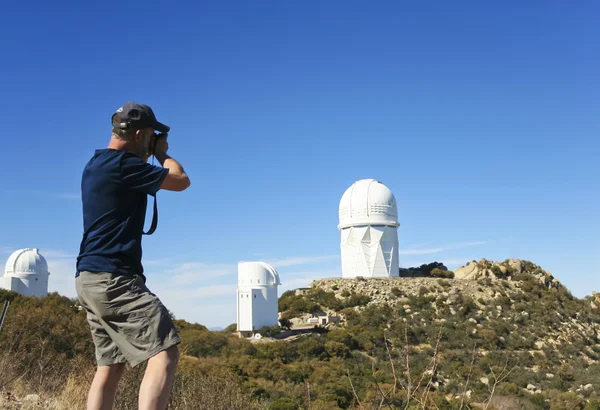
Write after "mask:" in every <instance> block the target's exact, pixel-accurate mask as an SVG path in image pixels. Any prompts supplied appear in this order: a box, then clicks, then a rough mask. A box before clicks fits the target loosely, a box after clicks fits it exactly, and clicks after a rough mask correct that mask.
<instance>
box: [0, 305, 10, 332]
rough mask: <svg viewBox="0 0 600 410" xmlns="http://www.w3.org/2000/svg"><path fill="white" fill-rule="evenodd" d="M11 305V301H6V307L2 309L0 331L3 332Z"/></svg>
mask: <svg viewBox="0 0 600 410" xmlns="http://www.w3.org/2000/svg"><path fill="white" fill-rule="evenodd" d="M9 305H10V301H9V300H5V301H4V307H3V308H2V314H1V315H0V330H2V324H3V323H4V318H6V313H7V312H8V306H9Z"/></svg>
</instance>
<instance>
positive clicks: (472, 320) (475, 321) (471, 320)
mask: <svg viewBox="0 0 600 410" xmlns="http://www.w3.org/2000/svg"><path fill="white" fill-rule="evenodd" d="M469 322H471V323H477V320H475V319H473V318H469Z"/></svg>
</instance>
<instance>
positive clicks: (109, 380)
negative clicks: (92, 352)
mask: <svg viewBox="0 0 600 410" xmlns="http://www.w3.org/2000/svg"><path fill="white" fill-rule="evenodd" d="M124 371H125V363H116V364H111V365H107V366H98V368H97V369H96V377H97V378H98V379H99V381H100V382H101V383H103V384H115V385H116V384H117V383H118V382H119V379H120V378H121V376H122V375H123V372H124Z"/></svg>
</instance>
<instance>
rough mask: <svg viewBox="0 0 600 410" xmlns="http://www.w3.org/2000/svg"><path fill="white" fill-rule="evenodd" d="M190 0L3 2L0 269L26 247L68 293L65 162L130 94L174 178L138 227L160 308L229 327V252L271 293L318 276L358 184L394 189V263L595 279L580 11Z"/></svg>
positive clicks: (71, 224) (597, 38)
mask: <svg viewBox="0 0 600 410" xmlns="http://www.w3.org/2000/svg"><path fill="white" fill-rule="evenodd" d="M196 3H199V2H189V4H188V5H186V4H182V3H181V2H177V3H170V4H169V3H167V2H163V3H153V2H145V3H139V2H137V3H136V2H118V3H117V2H115V3H112V4H110V3H109V2H96V3H93V2H92V3H90V2H70V3H69V4H67V3H63V2H41V1H37V2H16V1H11V2H8V3H6V4H4V5H3V7H2V13H0V49H1V50H2V57H0V58H1V60H2V64H0V95H1V97H0V117H1V120H2V143H3V144H2V148H3V149H2V151H3V154H4V155H3V167H4V174H5V177H4V178H3V182H4V186H3V189H2V195H1V196H0V212H1V214H2V215H3V217H2V222H1V223H0V252H1V253H0V262H3V261H5V260H6V258H7V257H8V255H9V253H10V251H12V250H14V249H18V248H21V247H38V248H40V250H41V252H42V254H44V255H45V256H46V258H47V259H48V261H49V263H50V268H51V273H52V277H51V284H50V288H51V290H58V291H60V292H61V293H63V294H66V295H68V296H74V295H75V293H74V279H73V274H74V261H75V256H76V254H77V252H78V247H79V241H80V239H81V232H82V220H81V205H80V198H79V196H78V195H79V184H80V175H81V170H82V168H83V166H84V164H85V163H86V162H87V160H88V159H89V157H90V156H91V155H92V153H93V151H94V149H96V148H102V147H105V146H106V145H107V143H108V140H109V138H110V116H111V115H112V113H113V112H114V111H115V110H116V109H117V108H118V107H119V106H120V105H121V104H123V103H124V102H126V101H129V100H135V101H137V102H141V103H146V104H149V105H150V106H152V107H153V108H154V110H155V112H156V114H157V117H158V118H159V120H161V121H163V122H165V123H167V124H169V125H171V127H172V132H171V133H170V137H169V139H170V153H171V154H172V156H173V157H175V158H176V159H178V160H179V161H180V162H181V163H182V164H183V165H184V167H185V169H186V171H187V172H188V173H189V175H190V177H191V180H192V186H191V188H190V189H189V190H188V191H186V192H184V193H172V192H161V193H159V196H158V198H159V207H160V222H159V227H158V230H157V232H156V233H155V234H154V235H153V236H152V237H146V238H145V239H144V264H145V267H146V271H147V273H148V281H149V286H150V288H151V289H154V290H155V291H156V293H157V294H158V295H159V296H161V297H162V298H163V299H164V301H165V304H166V305H167V307H169V308H170V309H172V310H173V311H174V312H175V314H176V316H177V317H180V318H184V319H187V320H191V321H197V322H200V323H203V324H205V325H208V326H226V325H228V324H230V323H232V322H234V321H235V295H234V292H235V283H236V263H237V261H238V260H257V259H259V260H266V261H271V262H273V263H274V264H275V265H276V266H277V267H278V269H279V271H280V274H281V276H282V281H283V283H284V285H285V286H284V287H283V288H281V289H280V292H282V291H284V290H285V289H288V288H292V287H296V286H301V285H308V284H309V283H310V281H311V280H312V279H315V278H319V277H323V276H340V275H341V271H340V261H339V232H338V231H337V228H336V225H337V207H338V203H339V199H340V196H341V195H342V193H343V192H344V190H345V189H346V188H347V187H348V186H350V185H351V184H352V183H353V182H354V181H355V180H357V179H361V178H375V179H378V180H380V181H382V182H383V183H385V184H386V185H387V186H388V187H389V188H390V189H391V190H392V191H393V192H394V194H395V196H396V198H397V201H398V205H399V214H400V222H401V227H400V228H399V241H400V247H401V256H400V263H401V265H403V266H410V265H413V264H417V263H421V262H429V261H433V260H438V261H443V262H446V263H447V264H448V265H449V266H450V267H451V268H456V267H458V266H460V265H462V264H463V263H464V262H466V261H469V260H471V259H480V258H488V259H493V260H504V259H505V258H510V257H519V258H523V259H528V260H531V261H533V262H535V263H537V264H539V265H541V266H542V267H543V268H545V269H547V270H549V271H551V272H552V273H553V274H554V275H555V276H556V277H558V279H559V280H561V281H562V282H563V283H564V284H565V285H567V286H568V287H569V289H571V290H572V291H573V293H574V294H575V295H576V296H579V297H582V296H584V295H587V294H591V291H592V290H600V263H599V260H600V239H599V238H600V235H599V232H598V231H599V228H600V217H599V216H598V210H599V209H600V193H599V188H600V182H599V181H600V165H599V161H600V142H599V132H600V121H599V118H600V116H599V110H600V99H599V98H598V96H599V95H600V86H599V80H598V73H600V52H599V48H598V44H599V42H600V27H599V26H598V24H597V18H598V15H599V13H600V5H599V3H597V2H594V1H579V2H576V3H572V2H549V1H528V2H517V1H508V2H480V1H464V2H460V3H456V2H447V1H438V2H428V3H427V5H425V4H423V3H420V2H392V1H382V2H376V3H377V4H374V3H373V2H362V3H361V2H347V1H328V2H282V1H253V2H241V1H237V2H231V1H227V2H210V3H212V4H209V2H201V3H202V4H201V5H199V4H196ZM325 3H327V4H325ZM417 3H418V4H417ZM150 217H151V213H149V214H148V218H147V226H149V222H150Z"/></svg>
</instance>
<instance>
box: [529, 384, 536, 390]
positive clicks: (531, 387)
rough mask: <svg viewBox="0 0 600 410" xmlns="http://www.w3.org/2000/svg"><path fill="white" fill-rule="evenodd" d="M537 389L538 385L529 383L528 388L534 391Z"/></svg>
mask: <svg viewBox="0 0 600 410" xmlns="http://www.w3.org/2000/svg"><path fill="white" fill-rule="evenodd" d="M535 389H536V387H535V386H534V385H533V384H531V383H529V384H528V385H527V390H530V391H534V390H535Z"/></svg>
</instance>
